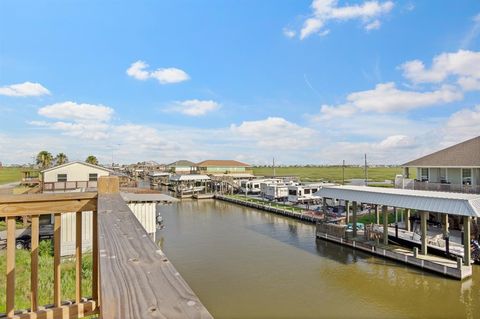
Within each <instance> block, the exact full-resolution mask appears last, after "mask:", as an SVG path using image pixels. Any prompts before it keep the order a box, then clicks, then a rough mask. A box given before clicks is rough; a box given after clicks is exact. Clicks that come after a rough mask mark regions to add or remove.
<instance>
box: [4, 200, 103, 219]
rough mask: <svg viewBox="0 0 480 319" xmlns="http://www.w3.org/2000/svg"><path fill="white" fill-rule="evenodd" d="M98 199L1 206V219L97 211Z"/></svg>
mask: <svg viewBox="0 0 480 319" xmlns="http://www.w3.org/2000/svg"><path fill="white" fill-rule="evenodd" d="M96 207H97V200H96V199H75V200H63V201H54V202H25V203H12V204H3V203H2V204H0V217H8V216H29V215H33V214H35V215H45V214H53V213H64V212H79V211H92V210H96Z"/></svg>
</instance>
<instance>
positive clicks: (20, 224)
mask: <svg viewBox="0 0 480 319" xmlns="http://www.w3.org/2000/svg"><path fill="white" fill-rule="evenodd" d="M27 227H28V226H24V225H23V222H22V221H21V220H17V221H16V222H15V228H16V229H22V228H27ZM3 230H7V223H6V222H5V220H2V221H0V231H3Z"/></svg>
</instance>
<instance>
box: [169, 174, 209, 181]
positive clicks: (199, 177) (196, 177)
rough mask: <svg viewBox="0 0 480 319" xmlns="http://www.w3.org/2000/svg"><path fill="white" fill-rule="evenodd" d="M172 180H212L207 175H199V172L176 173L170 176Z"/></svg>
mask: <svg viewBox="0 0 480 319" xmlns="http://www.w3.org/2000/svg"><path fill="white" fill-rule="evenodd" d="M170 180H171V181H175V182H181V181H204V180H210V177H208V176H207V175H197V174H191V175H174V176H172V177H170Z"/></svg>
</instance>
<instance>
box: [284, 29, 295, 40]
mask: <svg viewBox="0 0 480 319" xmlns="http://www.w3.org/2000/svg"><path fill="white" fill-rule="evenodd" d="M296 34H297V33H296V32H295V31H294V30H292V29H289V28H283V35H284V36H286V37H287V38H294V37H295V35H296Z"/></svg>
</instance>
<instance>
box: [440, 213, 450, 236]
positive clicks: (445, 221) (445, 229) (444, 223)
mask: <svg viewBox="0 0 480 319" xmlns="http://www.w3.org/2000/svg"><path fill="white" fill-rule="evenodd" d="M448 227H449V225H448V214H442V231H443V238H446V237H447V236H448Z"/></svg>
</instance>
